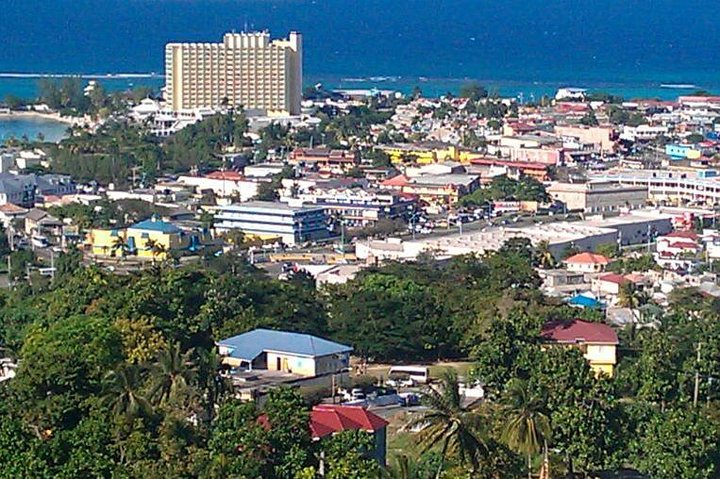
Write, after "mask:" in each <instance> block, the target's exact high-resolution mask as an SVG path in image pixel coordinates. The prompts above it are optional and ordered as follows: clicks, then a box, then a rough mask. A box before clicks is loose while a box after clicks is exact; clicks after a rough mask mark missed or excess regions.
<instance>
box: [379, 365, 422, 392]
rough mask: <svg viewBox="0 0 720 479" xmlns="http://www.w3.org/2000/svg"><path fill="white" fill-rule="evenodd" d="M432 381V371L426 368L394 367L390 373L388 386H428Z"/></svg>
mask: <svg viewBox="0 0 720 479" xmlns="http://www.w3.org/2000/svg"><path fill="white" fill-rule="evenodd" d="M429 379H430V370H429V368H427V367H425V366H393V367H391V368H390V371H389V372H388V380H387V381H386V383H387V384H388V386H392V387H397V386H414V385H416V384H427V383H428V382H429Z"/></svg>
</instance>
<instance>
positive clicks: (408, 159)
mask: <svg viewBox="0 0 720 479" xmlns="http://www.w3.org/2000/svg"><path fill="white" fill-rule="evenodd" d="M377 148H378V149H379V150H381V151H384V152H385V153H386V154H387V155H388V156H389V157H390V161H391V162H392V163H394V164H402V163H416V164H419V165H429V164H432V163H442V162H445V161H457V162H459V163H462V164H469V163H470V160H472V159H473V158H474V157H476V156H477V153H473V152H471V151H462V150H459V149H458V148H457V147H455V146H453V145H420V144H418V145H415V144H397V145H386V146H378V147H377Z"/></svg>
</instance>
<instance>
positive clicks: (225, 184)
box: [178, 171, 261, 201]
mask: <svg viewBox="0 0 720 479" xmlns="http://www.w3.org/2000/svg"><path fill="white" fill-rule="evenodd" d="M259 181H261V180H258V179H248V178H246V177H245V176H243V175H241V174H240V173H238V172H236V171H213V172H212V173H209V174H207V175H204V176H190V175H184V176H181V177H179V178H178V182H179V183H181V184H183V185H188V186H193V187H195V189H196V190H197V192H198V193H201V192H203V191H208V190H212V191H213V193H215V195H216V196H218V197H220V198H228V197H231V196H233V197H237V198H238V199H239V200H240V201H249V200H251V199H252V198H254V197H255V196H257V193H258V184H259V183H258V182H259Z"/></svg>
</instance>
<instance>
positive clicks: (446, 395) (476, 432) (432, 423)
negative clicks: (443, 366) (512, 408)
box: [408, 370, 488, 478]
mask: <svg viewBox="0 0 720 479" xmlns="http://www.w3.org/2000/svg"><path fill="white" fill-rule="evenodd" d="M462 400H463V398H462V396H461V395H460V388H459V384H458V377H457V373H456V372H455V371H454V370H448V371H446V372H445V373H444V374H443V376H442V378H441V380H440V384H439V388H438V389H435V388H432V387H428V388H427V389H426V394H425V396H424V397H423V401H424V403H425V404H426V405H427V406H428V408H429V411H428V412H426V413H423V414H420V415H419V416H417V417H416V418H414V419H413V420H412V421H411V422H410V423H409V424H408V426H409V427H411V428H419V429H420V431H419V432H418V439H419V442H420V444H421V445H422V446H423V453H424V452H427V451H428V450H429V449H431V448H432V447H434V446H436V445H438V444H440V445H441V448H442V449H441V454H440V467H439V468H438V471H437V473H436V475H435V477H436V478H439V477H440V475H441V474H442V471H443V467H444V465H445V459H446V457H447V456H448V455H449V454H452V455H455V456H457V457H458V458H459V459H460V461H461V462H462V463H464V464H469V465H470V466H471V468H472V471H473V472H474V471H475V470H476V469H477V468H478V466H479V463H480V461H479V457H481V456H483V455H486V454H487V453H488V447H487V445H486V444H485V442H484V440H483V439H482V436H481V430H482V420H483V418H482V417H481V415H480V414H479V412H478V411H477V410H476V408H474V407H464V406H463V404H462Z"/></svg>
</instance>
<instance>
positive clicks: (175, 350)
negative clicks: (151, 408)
mask: <svg viewBox="0 0 720 479" xmlns="http://www.w3.org/2000/svg"><path fill="white" fill-rule="evenodd" d="M192 356H193V351H192V350H188V351H185V352H183V351H182V349H181V348H180V344H179V343H173V344H171V345H169V346H168V347H167V348H166V349H163V350H162V351H160V352H159V353H158V356H157V360H156V361H155V363H154V364H153V365H152V366H151V368H150V384H151V386H150V399H151V400H152V401H153V402H154V403H155V404H165V403H167V402H169V401H176V400H181V399H183V398H184V397H187V395H189V393H190V392H191V387H192V383H193V381H194V378H195V366H194V364H193V362H192V359H191V358H192Z"/></svg>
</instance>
